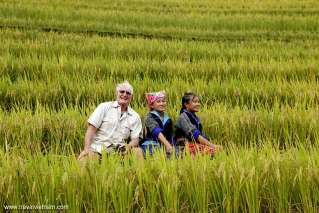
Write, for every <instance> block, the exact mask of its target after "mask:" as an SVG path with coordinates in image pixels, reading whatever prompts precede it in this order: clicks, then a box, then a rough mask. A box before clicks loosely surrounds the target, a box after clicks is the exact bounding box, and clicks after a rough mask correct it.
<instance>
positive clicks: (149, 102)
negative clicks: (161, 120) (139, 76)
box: [145, 91, 165, 108]
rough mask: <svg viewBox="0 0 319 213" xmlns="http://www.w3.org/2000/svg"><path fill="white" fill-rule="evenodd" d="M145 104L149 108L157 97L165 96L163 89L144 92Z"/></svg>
mask: <svg viewBox="0 0 319 213" xmlns="http://www.w3.org/2000/svg"><path fill="white" fill-rule="evenodd" d="M145 98H146V100H147V105H148V107H149V108H151V106H152V104H153V103H154V102H155V101H156V100H157V99H159V98H165V91H159V92H150V93H146V94H145Z"/></svg>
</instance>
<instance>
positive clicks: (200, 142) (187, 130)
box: [175, 92, 222, 155]
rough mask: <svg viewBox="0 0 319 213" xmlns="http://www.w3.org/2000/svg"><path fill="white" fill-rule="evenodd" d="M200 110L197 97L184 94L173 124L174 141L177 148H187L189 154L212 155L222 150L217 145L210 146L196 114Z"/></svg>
mask: <svg viewBox="0 0 319 213" xmlns="http://www.w3.org/2000/svg"><path fill="white" fill-rule="evenodd" d="M199 109H200V101H199V97H198V96H197V95H196V94H194V93H192V92H188V93H185V94H184V96H183V98H182V109H181V111H180V115H179V117H178V119H177V121H176V124H175V141H176V145H177V146H179V147H185V146H188V148H189V150H190V153H191V154H192V155H195V153H196V152H197V151H200V152H201V153H209V154H214V153H216V152H219V151H221V150H222V147H221V146H219V145H215V144H212V143H211V142H210V141H209V139H208V137H207V136H206V135H205V134H204V132H203V127H202V124H201V122H200V119H199V118H198V117H197V116H196V114H195V113H196V112H198V111H199Z"/></svg>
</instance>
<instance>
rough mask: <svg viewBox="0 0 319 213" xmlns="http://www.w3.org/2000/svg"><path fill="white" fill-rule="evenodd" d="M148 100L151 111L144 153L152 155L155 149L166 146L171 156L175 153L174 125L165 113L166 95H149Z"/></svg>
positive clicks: (159, 93)
mask: <svg viewBox="0 0 319 213" xmlns="http://www.w3.org/2000/svg"><path fill="white" fill-rule="evenodd" d="M146 100H147V104H148V107H149V109H150V111H149V113H148V114H147V115H146V117H145V130H146V131H145V138H144V141H143V143H142V144H141V147H142V149H143V152H144V154H145V153H146V152H147V151H149V152H150V154H152V153H153V149H154V148H155V149H156V148H160V147H162V146H164V147H165V149H166V153H167V155H170V154H171V153H172V151H173V123H172V120H171V119H170V117H169V116H168V115H167V113H165V109H166V99H165V93H164V91H160V92H155V93H147V94H146Z"/></svg>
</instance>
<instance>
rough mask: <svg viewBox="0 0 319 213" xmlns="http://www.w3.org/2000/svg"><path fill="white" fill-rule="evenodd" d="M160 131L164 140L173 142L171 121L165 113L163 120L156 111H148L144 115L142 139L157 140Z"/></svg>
mask: <svg viewBox="0 0 319 213" xmlns="http://www.w3.org/2000/svg"><path fill="white" fill-rule="evenodd" d="M160 133H162V134H163V135H164V136H165V138H166V140H168V141H169V142H170V143H171V144H172V143H173V122H172V120H171V119H170V118H169V117H168V115H167V114H165V115H164V119H163V121H162V120H161V118H160V115H159V113H158V112H156V111H151V112H149V113H148V114H147V115H146V117H145V137H144V141H147V140H149V141H156V142H159V141H158V135H159V134H160Z"/></svg>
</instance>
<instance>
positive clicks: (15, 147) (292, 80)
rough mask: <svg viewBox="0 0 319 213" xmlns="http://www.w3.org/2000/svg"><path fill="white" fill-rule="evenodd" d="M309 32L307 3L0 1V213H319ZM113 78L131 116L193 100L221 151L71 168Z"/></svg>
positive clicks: (314, 30)
mask: <svg viewBox="0 0 319 213" xmlns="http://www.w3.org/2000/svg"><path fill="white" fill-rule="evenodd" d="M318 33H319V2H318V1H315V0H303V1H299V0H298V1H297V0H290V1H285V0H278V1H274V0H264V1H257V0H226V1H220V0H210V1H208V0H203V1H195V0H188V1H185V0H155V1H147V0H136V1H132V0H130V1H127V0H123V1H108V0H100V1H96V0H94V1H83V0H70V1H61V0H57V1H54V2H52V1H48V0H37V1H35V0H26V1H16V0H12V1H3V0H0V43H1V45H0V121H1V122H0V159H1V160H0V205H1V208H2V209H1V210H2V211H5V212H11V211H12V212H18V211H19V210H21V209H15V208H14V206H18V205H20V207H21V205H56V206H58V205H62V206H67V208H64V209H61V210H62V211H65V212H67V211H68V212H314V213H316V212H319V170H318V168H319V166H318V165H319V158H318V156H319V152H318V149H319V117H318V115H319V107H318V104H319V83H318V82H319V36H318ZM123 80H128V81H129V82H130V83H131V84H132V85H133V87H134V99H133V101H132V104H131V105H132V107H133V108H134V109H135V110H136V111H137V112H138V113H139V114H140V115H141V117H143V116H145V115H146V113H147V107H146V101H145V100H144V93H145V92H150V91H157V90H162V89H165V90H166V93H167V98H168V107H167V112H168V113H169V114H170V116H171V117H172V118H173V121H174V120H175V119H176V118H177V116H178V113H179V110H180V105H181V97H182V95H183V93H184V92H186V91H190V90H191V91H194V92H196V93H197V94H199V96H200V98H201V103H202V109H201V112H200V113H199V114H198V115H199V117H200V118H201V119H202V123H203V126H204V131H205V132H206V133H207V135H209V136H210V137H211V138H212V139H213V141H214V143H216V144H221V145H223V146H224V148H225V151H224V152H223V153H221V154H219V155H217V156H215V158H214V159H213V160H210V159H209V157H207V156H197V157H196V158H195V159H192V158H191V157H190V156H186V157H185V159H175V158H171V159H169V160H168V159H165V158H164V155H163V153H157V154H156V155H155V156H154V157H152V158H147V160H145V161H141V160H136V159H135V158H133V157H132V156H128V157H126V158H124V159H122V158H121V157H119V156H109V157H104V158H103V160H102V162H100V163H97V162H92V163H91V164H88V165H86V166H84V167H83V166H81V165H79V163H78V162H77V160H76V157H77V155H78V154H79V152H80V150H81V149H83V146H84V135H85V131H86V127H87V123H86V121H87V118H88V117H89V115H90V114H91V113H92V112H93V110H94V109H95V108H96V106H97V105H98V104H99V103H102V102H105V101H109V100H114V98H115V94H114V88H115V85H116V83H119V82H121V81H123ZM8 206H9V207H10V206H11V207H12V208H11V210H10V209H9V207H8ZM42 210H43V209H42ZM34 211H36V210H34Z"/></svg>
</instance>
